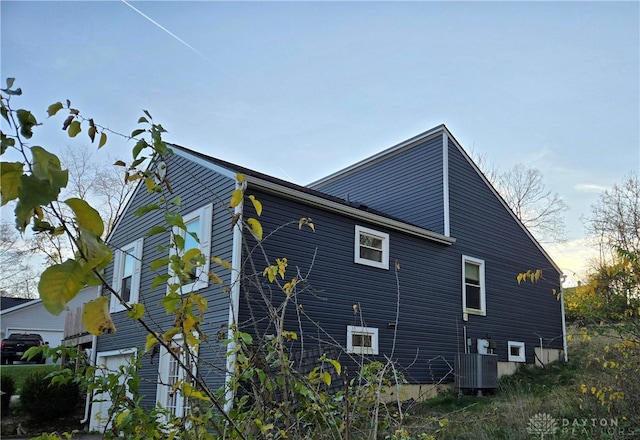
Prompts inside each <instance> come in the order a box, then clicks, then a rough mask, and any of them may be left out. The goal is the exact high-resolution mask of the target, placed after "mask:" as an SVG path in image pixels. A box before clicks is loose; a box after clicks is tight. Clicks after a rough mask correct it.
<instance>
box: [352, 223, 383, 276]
mask: <svg viewBox="0 0 640 440" xmlns="http://www.w3.org/2000/svg"><path fill="white" fill-rule="evenodd" d="M354 261H355V262H356V263H359V264H366V265H367V266H373V267H379V268H381V269H389V234H385V233H384V232H379V231H375V230H373V229H369V228H365V227H363V226H358V225H356V234H355V247H354Z"/></svg>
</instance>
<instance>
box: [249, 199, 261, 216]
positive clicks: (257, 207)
mask: <svg viewBox="0 0 640 440" xmlns="http://www.w3.org/2000/svg"><path fill="white" fill-rule="evenodd" d="M249 200H251V203H253V208H254V209H255V210H256V214H258V216H261V215H262V203H260V200H258V199H256V198H255V197H254V196H249Z"/></svg>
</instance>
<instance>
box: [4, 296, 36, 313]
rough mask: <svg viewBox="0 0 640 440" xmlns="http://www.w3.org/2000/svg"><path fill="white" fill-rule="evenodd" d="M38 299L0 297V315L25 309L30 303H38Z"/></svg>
mask: <svg viewBox="0 0 640 440" xmlns="http://www.w3.org/2000/svg"><path fill="white" fill-rule="evenodd" d="M39 301H40V299H34V298H12V297H9V296H3V297H0V313H6V312H11V311H13V310H17V309H21V308H23V307H27V306H28V305H30V303H36V302H39Z"/></svg>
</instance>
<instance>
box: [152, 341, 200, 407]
mask: <svg viewBox="0 0 640 440" xmlns="http://www.w3.org/2000/svg"><path fill="white" fill-rule="evenodd" d="M169 344H176V345H178V346H180V347H181V348H184V347H183V345H184V336H183V335H182V334H178V335H176V336H174V337H173V339H172V340H171V341H169ZM192 354H193V358H192V359H189V360H188V362H192V365H191V372H192V374H193V375H194V376H195V374H196V372H197V368H198V367H197V363H198V353H197V351H195V350H194V351H192V350H191V347H189V348H188V353H184V352H183V353H181V354H180V356H179V357H180V360H181V361H182V362H183V363H185V364H187V356H190V355H192ZM174 361H176V359H175V358H174V357H173V356H172V355H171V354H170V353H169V351H168V350H167V349H166V348H165V347H164V346H161V347H160V354H159V356H158V384H157V386H156V405H158V404H159V405H160V406H162V407H163V408H165V409H169V408H168V403H169V398H170V397H171V395H170V388H174V386H175V385H176V383H177V382H185V381H188V380H189V375H188V374H187V372H186V371H185V369H184V368H182V367H181V366H180V364H179V363H178V364H177V365H175V367H176V368H177V370H176V375H177V377H176V382H175V383H169V379H170V378H169V375H170V374H171V371H170V370H169V368H170V367H171V364H172V363H173V362H174ZM176 362H177V361H176ZM187 365H188V364H187ZM173 392H174V393H177V395H176V400H175V412H172V414H173V415H175V416H177V417H182V416H184V415H185V414H184V412H183V411H184V410H185V408H186V405H187V403H186V402H185V398H184V396H183V395H182V392H181V391H180V390H179V389H175V388H174V389H173Z"/></svg>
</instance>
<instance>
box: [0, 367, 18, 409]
mask: <svg viewBox="0 0 640 440" xmlns="http://www.w3.org/2000/svg"><path fill="white" fill-rule="evenodd" d="M0 391H2V397H1V401H2V412H3V413H4V412H5V411H6V410H8V409H9V404H10V403H11V396H12V395H13V393H15V391H16V380H15V379H14V378H13V376H8V375H6V374H3V375H2V376H0Z"/></svg>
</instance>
